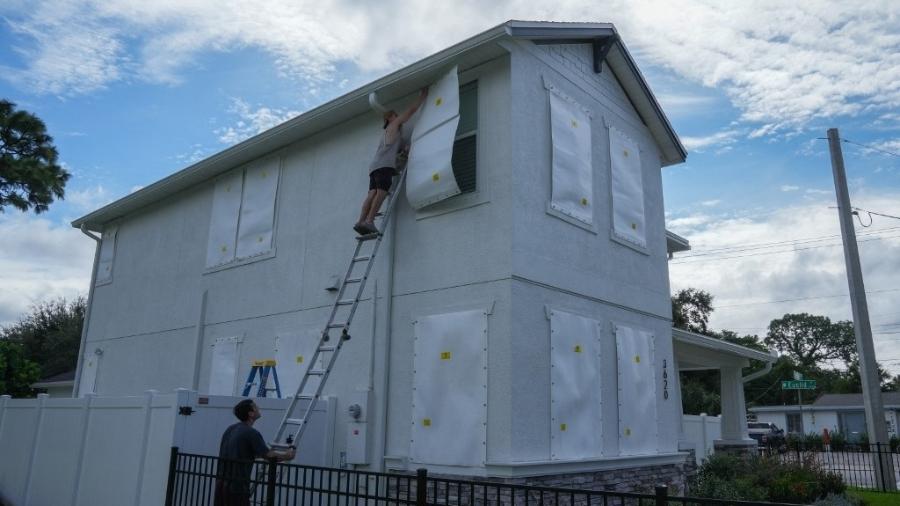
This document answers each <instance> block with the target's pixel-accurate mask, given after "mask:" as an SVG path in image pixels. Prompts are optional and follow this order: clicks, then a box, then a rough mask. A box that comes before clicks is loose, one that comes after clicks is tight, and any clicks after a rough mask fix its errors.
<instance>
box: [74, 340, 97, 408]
mask: <svg viewBox="0 0 900 506" xmlns="http://www.w3.org/2000/svg"><path fill="white" fill-rule="evenodd" d="M99 369H100V355H98V354H96V353H94V352H93V351H91V352H89V353H85V355H84V361H82V363H81V379H80V380H79V382H78V396H79V397H84V395H85V394H90V393H93V392H94V389H95V388H96V387H97V371H98V370H99Z"/></svg>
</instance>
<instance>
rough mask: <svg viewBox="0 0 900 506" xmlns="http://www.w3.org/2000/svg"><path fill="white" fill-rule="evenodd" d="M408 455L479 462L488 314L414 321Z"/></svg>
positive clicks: (420, 460)
mask: <svg viewBox="0 0 900 506" xmlns="http://www.w3.org/2000/svg"><path fill="white" fill-rule="evenodd" d="M414 327H415V345H414V352H415V357H414V358H413V365H414V367H413V369H414V370H413V403H412V415H413V419H412V435H411V442H410V460H411V461H413V462H417V463H422V464H439V465H451V466H481V465H483V464H484V462H485V455H486V453H485V449H486V448H485V444H486V440H487V313H486V312H485V311H483V310H473V311H462V312H456V313H445V314H438V315H432V316H426V317H422V318H419V319H418V320H417V321H416V322H414Z"/></svg>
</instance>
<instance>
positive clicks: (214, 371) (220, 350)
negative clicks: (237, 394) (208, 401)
mask: <svg viewBox="0 0 900 506" xmlns="http://www.w3.org/2000/svg"><path fill="white" fill-rule="evenodd" d="M240 345H241V339H240V338H238V337H220V338H218V339H216V343H215V344H214V345H213V354H212V364H211V365H210V368H209V391H208V392H207V393H209V394H210V395H234V390H235V384H236V381H237V371H238V347H239V346H240Z"/></svg>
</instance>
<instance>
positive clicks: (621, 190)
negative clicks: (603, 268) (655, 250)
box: [609, 127, 647, 248]
mask: <svg viewBox="0 0 900 506" xmlns="http://www.w3.org/2000/svg"><path fill="white" fill-rule="evenodd" d="M609 158H610V165H611V167H612V204H613V223H612V225H613V237H617V238H619V239H622V240H624V241H625V242H626V243H627V244H633V245H636V246H638V247H640V248H646V247H647V236H646V232H645V230H644V224H645V223H644V221H645V219H644V184H643V180H642V179H643V175H642V172H641V170H642V169H641V159H640V149H639V146H638V144H637V143H636V142H635V141H633V140H632V139H630V138H628V137H627V136H626V135H625V134H624V133H622V132H620V131H619V130H616V129H615V128H613V127H610V128H609Z"/></svg>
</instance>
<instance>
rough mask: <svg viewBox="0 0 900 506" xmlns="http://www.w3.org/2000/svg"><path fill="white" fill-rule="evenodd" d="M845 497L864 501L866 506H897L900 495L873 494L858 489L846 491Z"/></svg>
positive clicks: (899, 502)
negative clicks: (850, 496) (849, 496)
mask: <svg viewBox="0 0 900 506" xmlns="http://www.w3.org/2000/svg"><path fill="white" fill-rule="evenodd" d="M847 495H852V496H854V497H858V498H860V499H862V500H863V501H865V504H866V506H897V504H900V493H897V492H895V493H887V492H873V491H871V490H863V489H859V488H855V489H848V490H847Z"/></svg>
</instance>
